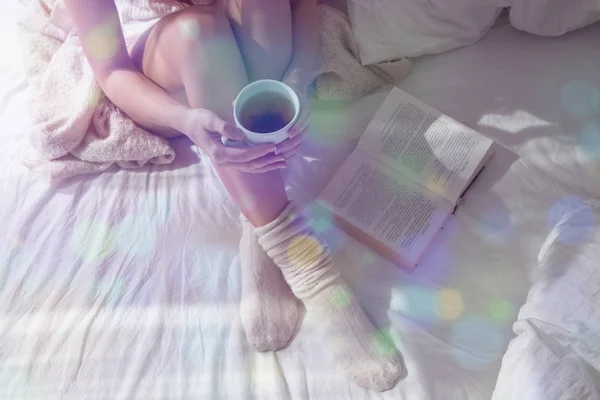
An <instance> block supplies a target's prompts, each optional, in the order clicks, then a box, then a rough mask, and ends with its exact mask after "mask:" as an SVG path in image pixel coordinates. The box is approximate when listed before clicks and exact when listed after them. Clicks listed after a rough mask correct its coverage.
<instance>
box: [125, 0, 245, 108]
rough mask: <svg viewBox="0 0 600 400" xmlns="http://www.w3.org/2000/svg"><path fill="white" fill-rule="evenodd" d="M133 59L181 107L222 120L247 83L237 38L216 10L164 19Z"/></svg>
mask: <svg viewBox="0 0 600 400" xmlns="http://www.w3.org/2000/svg"><path fill="white" fill-rule="evenodd" d="M131 57H132V59H133V61H134V63H135V65H136V67H137V68H138V69H139V70H140V71H141V72H142V73H143V74H144V75H146V76H147V77H148V78H149V79H151V80H152V81H154V82H155V83H156V84H157V85H158V86H160V87H162V88H163V89H164V90H165V91H167V92H168V93H169V94H170V95H171V96H172V97H173V98H175V99H176V100H178V101H179V102H181V103H182V104H184V105H186V106H188V107H192V108H207V109H210V110H212V111H214V112H216V113H218V114H222V117H223V118H225V117H227V116H229V114H231V102H232V101H233V99H234V98H235V96H236V95H237V93H238V92H239V90H241V88H243V87H244V86H245V85H246V84H247V83H248V79H247V77H246V71H245V69H244V65H243V61H242V56H241V54H240V51H239V48H238V45H237V42H236V39H235V36H234V34H233V32H232V30H231V26H230V24H229V21H228V19H227V17H226V16H225V14H224V13H223V12H222V11H221V10H220V9H219V8H218V7H213V6H194V7H188V8H185V9H184V10H182V11H179V12H176V13H173V14H170V15H168V16H166V17H164V18H163V19H161V20H160V21H159V22H158V23H157V24H156V25H155V26H154V27H152V28H151V29H150V30H149V31H147V32H146V33H145V34H144V35H143V36H142V37H141V38H140V39H139V40H138V42H137V43H136V44H135V46H134V48H133V49H132V51H131Z"/></svg>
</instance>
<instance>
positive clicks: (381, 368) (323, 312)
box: [255, 203, 402, 391]
mask: <svg viewBox="0 0 600 400" xmlns="http://www.w3.org/2000/svg"><path fill="white" fill-rule="evenodd" d="M255 232H256V233H257V234H258V236H259V242H260V244H261V245H262V246H263V248H264V249H265V250H266V251H267V253H268V254H269V256H271V258H272V259H273V260H274V261H275V263H276V264H277V266H278V267H279V268H281V271H282V273H283V276H284V278H285V280H286V281H287V282H288V283H289V285H290V287H291V288H292V291H293V292H294V294H295V295H296V296H297V297H298V298H299V299H301V300H302V301H303V302H304V304H305V306H306V311H307V314H312V315H313V317H315V318H316V320H318V321H322V324H323V325H322V326H321V327H320V329H321V330H322V332H323V334H324V335H326V337H324V339H325V340H327V343H331V344H332V345H331V347H330V348H331V352H332V356H333V359H334V362H335V363H336V365H337V367H338V368H340V369H341V371H342V372H343V373H344V374H345V375H346V376H347V377H349V378H350V379H353V380H354V381H355V382H356V383H357V384H359V385H360V386H363V387H365V388H368V389H371V390H377V391H383V390H388V389H391V388H392V387H393V386H394V384H395V383H396V382H397V381H398V379H400V376H401V374H402V363H401V361H400V357H399V353H398V351H397V350H396V349H395V348H394V347H393V345H392V344H391V343H390V342H389V341H388V340H386V338H385V335H382V334H381V333H378V331H377V330H376V329H375V327H374V326H373V324H371V322H370V321H369V319H368V318H367V316H366V315H365V313H364V312H363V311H362V309H361V308H360V306H359V305H358V302H357V301H356V298H355V297H354V296H353V294H352V291H351V290H350V288H349V287H348V285H346V283H345V282H344V281H343V279H342V278H341V277H340V271H339V268H338V267H337V266H336V265H334V263H333V260H332V258H331V255H330V253H329V251H328V250H327V249H326V248H325V247H324V246H323V245H322V244H321V242H320V241H319V239H318V238H317V236H316V235H315V234H314V233H313V231H312V230H311V228H310V226H309V223H308V221H307V220H306V219H305V218H304V217H303V216H302V215H301V214H300V213H298V212H297V211H296V210H295V207H294V205H293V204H291V203H290V205H288V207H287V208H286V209H285V210H284V211H283V212H282V214H281V215H280V216H279V217H277V219H275V220H274V221H272V222H271V223H269V224H267V225H265V226H262V227H259V228H256V229H255Z"/></svg>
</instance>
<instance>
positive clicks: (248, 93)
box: [233, 79, 300, 144]
mask: <svg viewBox="0 0 600 400" xmlns="http://www.w3.org/2000/svg"><path fill="white" fill-rule="evenodd" d="M299 115H300V99H299V98H298V95H297V94H296V92H295V91H294V89H292V88H291V87H289V86H288V85H286V84H285V83H283V82H279V81H276V80H272V79H263V80H259V81H255V82H252V83H251V84H249V85H248V86H246V87H245V88H244V89H242V90H241V91H240V93H239V94H238V96H237V97H236V99H235V106H234V108H233V117H234V119H235V123H236V125H237V126H238V128H240V130H241V131H242V132H243V133H244V137H245V140H246V142H248V143H250V144H263V143H274V144H278V143H281V142H283V141H284V140H285V139H287V138H288V130H289V129H290V128H291V127H292V126H293V125H294V123H295V122H296V120H297V119H298V116H299Z"/></svg>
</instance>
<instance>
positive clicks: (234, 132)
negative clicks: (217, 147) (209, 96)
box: [204, 110, 244, 140]
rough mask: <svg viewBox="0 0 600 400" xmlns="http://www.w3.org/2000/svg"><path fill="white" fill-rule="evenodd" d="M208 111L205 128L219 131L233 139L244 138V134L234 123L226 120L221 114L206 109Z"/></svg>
mask: <svg viewBox="0 0 600 400" xmlns="http://www.w3.org/2000/svg"><path fill="white" fill-rule="evenodd" d="M204 112H205V113H206V122H205V125H204V129H206V130H207V131H210V132H217V133H220V134H221V135H223V136H225V137H226V138H229V139H233V140H242V139H243V138H244V134H243V133H242V131H241V130H239V129H238V128H237V127H236V126H235V125H234V124H232V123H230V122H227V121H224V120H223V119H221V118H219V116H218V115H217V114H215V113H213V112H210V111H208V110H204Z"/></svg>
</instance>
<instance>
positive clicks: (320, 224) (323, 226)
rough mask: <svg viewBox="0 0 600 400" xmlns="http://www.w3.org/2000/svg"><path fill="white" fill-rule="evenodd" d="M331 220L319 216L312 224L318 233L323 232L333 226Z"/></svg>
mask: <svg viewBox="0 0 600 400" xmlns="http://www.w3.org/2000/svg"><path fill="white" fill-rule="evenodd" d="M332 225H333V224H332V223H331V221H328V220H327V219H325V218H318V219H317V220H315V222H314V223H313V225H312V228H313V230H314V231H315V232H316V233H318V234H323V233H325V232H327V231H328V230H329V229H331V228H332Z"/></svg>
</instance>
